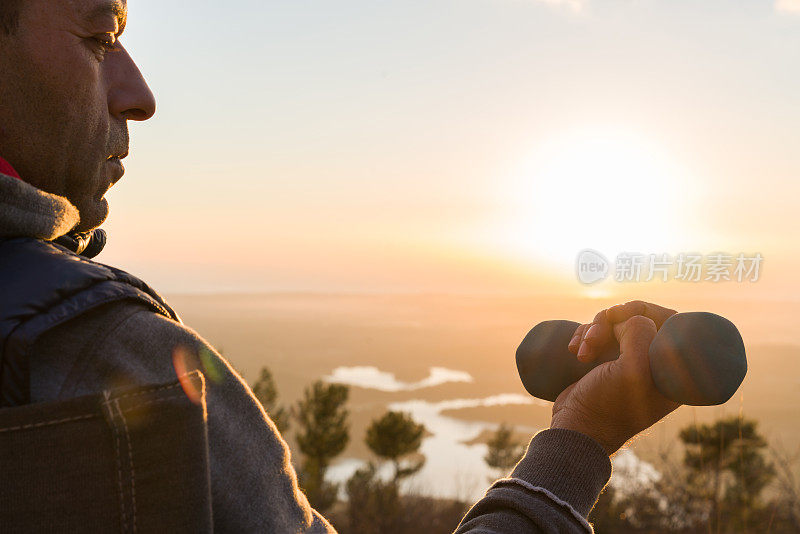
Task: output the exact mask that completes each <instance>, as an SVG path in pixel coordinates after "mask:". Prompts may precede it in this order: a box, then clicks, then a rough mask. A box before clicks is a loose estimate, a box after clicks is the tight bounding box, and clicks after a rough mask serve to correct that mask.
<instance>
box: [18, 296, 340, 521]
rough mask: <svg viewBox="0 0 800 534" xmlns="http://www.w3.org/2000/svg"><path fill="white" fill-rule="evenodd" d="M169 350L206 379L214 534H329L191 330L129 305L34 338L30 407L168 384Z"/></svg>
mask: <svg viewBox="0 0 800 534" xmlns="http://www.w3.org/2000/svg"><path fill="white" fill-rule="evenodd" d="M176 347H184V348H185V349H188V351H189V352H191V353H196V354H201V355H202V357H201V358H200V361H202V362H203V365H202V367H201V370H202V371H204V374H205V375H206V377H207V381H206V383H207V402H208V436H209V455H210V458H209V459H210V466H211V493H212V502H213V515H214V530H215V532H237V533H240V532H334V529H333V527H332V526H331V525H330V524H329V523H328V522H327V521H326V520H325V519H324V518H322V517H321V516H320V515H319V514H318V513H317V512H316V511H314V510H313V509H312V508H311V507H310V506H309V504H308V501H307V499H306V498H305V496H304V495H303V493H302V492H301V491H300V490H299V488H298V485H297V477H296V475H295V471H294V469H293V467H292V464H291V458H290V453H289V449H288V447H287V446H286V443H285V442H284V441H283V439H281V436H280V434H279V433H278V430H277V429H276V427H275V425H274V424H273V423H272V421H271V420H270V419H269V417H268V416H267V415H266V413H265V412H264V409H263V408H262V407H261V404H260V403H259V402H258V401H257V400H256V399H255V397H254V396H253V394H252V392H251V391H250V388H249V387H248V386H247V385H246V384H245V382H244V381H243V380H242V378H241V377H240V376H239V375H238V374H237V372H236V371H235V370H234V369H233V368H232V367H231V365H230V364H229V363H228V362H227V361H226V360H225V359H224V358H223V357H222V356H220V355H219V354H218V353H217V352H216V351H215V350H214V349H213V348H212V347H211V346H210V345H209V344H208V343H207V342H206V341H205V340H203V339H202V338H201V337H200V336H198V335H197V334H196V333H195V332H194V331H192V330H190V329H188V328H186V327H184V326H183V325H181V324H179V323H176V322H174V321H171V320H169V319H166V318H164V317H162V316H159V315H156V314H154V313H152V312H150V311H147V310H145V309H144V308H143V307H140V306H139V305H134V304H130V303H115V304H111V305H107V306H104V307H102V308H99V309H97V310H94V311H91V312H88V313H86V314H84V315H82V316H81V317H79V318H77V319H74V320H72V321H70V322H69V323H66V324H64V325H62V326H61V327H58V328H56V329H54V330H52V331H50V332H48V333H47V334H46V335H45V336H43V337H42V338H41V339H40V340H39V341H38V342H37V344H36V346H35V347H34V351H33V354H34V355H35V356H34V357H33V358H32V361H31V397H32V400H33V401H34V402H40V401H47V400H56V399H66V398H71V397H76V396H79V395H84V394H90V393H97V392H99V391H102V390H104V389H109V388H111V387H115V386H125V385H140V384H155V383H163V382H167V381H171V380H174V379H175V377H176V370H175V367H174V365H173V351H174V349H175V348H176Z"/></svg>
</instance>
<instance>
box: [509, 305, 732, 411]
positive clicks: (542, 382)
mask: <svg viewBox="0 0 800 534" xmlns="http://www.w3.org/2000/svg"><path fill="white" fill-rule="evenodd" d="M578 326H580V325H579V323H576V322H573V321H545V322H543V323H539V324H538V325H536V326H535V327H533V329H532V330H531V331H530V332H528V335H527V336H525V339H523V340H522V343H521V344H520V346H519V348H518V349H517V371H519V376H520V378H521V379H522V384H523V385H524V386H525V389H526V390H528V393H530V394H531V395H533V396H534V397H538V398H540V399H544V400H548V401H554V400H556V397H558V395H559V393H561V392H562V391H564V389H566V388H567V387H568V386H569V385H570V384H573V383H575V382H577V381H578V380H580V378H581V377H582V376H584V375H585V374H586V373H588V372H589V371H591V370H592V369H594V368H595V367H597V366H598V365H601V364H603V363H605V362H609V361H611V360H615V359H617V358H618V357H619V353H620V349H619V345H618V344H617V343H616V342H615V343H613V344H611V345H610V346H609V347H608V348H607V349H606V350H605V351H604V352H603V353H602V354H601V355H600V356H598V357H597V358H596V359H595V360H594V361H592V362H589V363H586V362H580V361H578V358H577V357H576V356H575V354H573V353H571V352H570V351H569V349H568V348H567V346H568V344H569V342H570V339H571V338H572V335H573V334H574V333H575V329H576V328H577V327H578ZM649 358H650V374H651V375H652V376H653V382H654V383H655V385H656V387H657V388H658V390H659V391H660V392H661V393H662V394H663V395H664V396H665V397H667V398H668V399H670V400H672V401H674V402H677V403H680V404H689V405H693V406H712V405H716V404H722V403H724V402H726V401H727V400H728V399H730V398H731V397H732V396H733V394H734V393H736V390H737V389H738V388H739V385H740V384H741V383H742V380H744V375H745V374H746V373H747V357H746V356H745V351H744V342H743V341H742V336H741V335H740V334H739V330H737V328H736V326H735V325H734V324H733V323H732V322H730V321H729V320H727V319H725V318H724V317H721V316H719V315H716V314H713V313H708V312H689V313H678V314H676V315H673V316H671V317H670V318H669V319H667V320H666V321H665V322H664V324H663V325H661V328H660V329H659V331H658V333H657V334H656V337H655V338H654V339H653V342H652V343H651V344H650V349H649Z"/></svg>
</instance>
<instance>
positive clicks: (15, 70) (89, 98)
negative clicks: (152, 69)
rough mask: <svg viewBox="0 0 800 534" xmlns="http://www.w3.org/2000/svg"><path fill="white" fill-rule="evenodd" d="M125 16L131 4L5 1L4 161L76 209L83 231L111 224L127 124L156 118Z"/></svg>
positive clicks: (0, 119)
mask: <svg viewBox="0 0 800 534" xmlns="http://www.w3.org/2000/svg"><path fill="white" fill-rule="evenodd" d="M126 17H127V0H24V1H23V0H0V73H2V76H0V156H2V157H3V158H5V159H6V160H8V161H9V162H10V163H11V164H12V165H13V166H14V167H15V169H16V170H17V171H18V172H19V174H20V175H21V176H22V179H23V180H25V181H26V182H28V183H30V184H32V185H34V186H36V187H38V188H40V189H42V190H44V191H47V192H49V193H54V194H57V195H62V196H65V197H67V198H68V199H69V200H70V201H71V202H72V203H73V204H75V206H76V207H77V208H78V211H79V212H80V216H81V222H80V225H79V226H78V228H77V230H81V231H85V230H89V229H91V228H94V227H97V226H99V225H100V224H101V223H102V222H103V221H104V220H105V218H106V216H107V215H108V204H107V202H106V200H105V198H103V197H104V195H105V193H106V191H107V190H108V188H110V187H111V186H112V185H113V184H114V182H116V181H117V180H119V179H120V178H121V177H122V173H123V172H124V170H123V168H122V163H121V160H122V158H124V157H125V156H126V155H127V153H128V128H127V121H128V120H147V119H149V118H150V117H151V116H152V115H153V114H154V113H155V99H154V98H153V94H152V92H151V91H150V89H149V88H148V87H147V83H146V82H145V81H144V79H143V78H142V75H141V73H140V72H139V69H138V68H137V67H136V65H135V64H134V62H133V60H132V59H131V57H130V56H129V55H128V52H127V51H126V50H125V48H123V47H122V45H121V44H120V43H119V36H120V34H121V33H122V31H123V30H124V28H125V22H126Z"/></svg>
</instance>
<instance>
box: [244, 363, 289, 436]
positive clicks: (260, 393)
mask: <svg viewBox="0 0 800 534" xmlns="http://www.w3.org/2000/svg"><path fill="white" fill-rule="evenodd" d="M253 395H255V396H256V398H257V399H258V401H259V402H260V403H261V405H262V406H263V407H264V410H266V412H267V413H268V414H269V416H270V419H272V421H273V422H274V423H275V426H277V427H278V430H279V431H280V432H281V433H284V432H286V431H287V430H289V425H290V423H289V411H288V410H287V409H286V408H284V407H283V406H280V405H278V387H277V386H276V385H275V379H274V378H273V377H272V373H271V372H270V370H269V369H267V368H266V367H262V368H261V374H260V375H259V377H258V380H257V381H256V383H255V384H253Z"/></svg>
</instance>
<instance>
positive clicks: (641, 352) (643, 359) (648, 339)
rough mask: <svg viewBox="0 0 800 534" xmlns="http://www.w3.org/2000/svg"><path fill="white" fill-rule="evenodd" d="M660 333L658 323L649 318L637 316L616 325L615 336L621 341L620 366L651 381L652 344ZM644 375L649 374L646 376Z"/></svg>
mask: <svg viewBox="0 0 800 534" xmlns="http://www.w3.org/2000/svg"><path fill="white" fill-rule="evenodd" d="M657 333H658V328H657V327H656V323H655V322H654V321H653V320H652V319H650V318H649V317H645V316H643V315H635V316H633V317H631V318H630V319H628V320H626V321H624V322H622V323H617V324H615V325H614V336H616V338H617V341H619V348H620V356H619V359H618V360H617V361H618V362H619V365H621V366H622V368H623V369H626V370H627V371H630V372H633V373H636V374H642V377H647V378H648V379H649V373H650V360H649V354H648V353H649V350H650V343H652V342H653V339H654V338H655V337H656V334H657ZM644 373H647V374H646V375H645V374H644Z"/></svg>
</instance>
